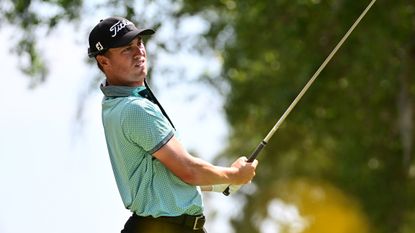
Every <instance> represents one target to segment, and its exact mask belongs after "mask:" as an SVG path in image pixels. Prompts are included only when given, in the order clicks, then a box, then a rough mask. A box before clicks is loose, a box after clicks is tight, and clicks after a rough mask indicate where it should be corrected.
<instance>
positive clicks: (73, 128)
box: [0, 25, 230, 233]
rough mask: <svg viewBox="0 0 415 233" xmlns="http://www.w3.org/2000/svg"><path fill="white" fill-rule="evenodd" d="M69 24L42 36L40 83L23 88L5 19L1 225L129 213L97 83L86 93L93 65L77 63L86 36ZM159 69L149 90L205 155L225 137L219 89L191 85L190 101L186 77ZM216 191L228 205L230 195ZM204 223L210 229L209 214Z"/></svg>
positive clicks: (85, 225)
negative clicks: (44, 68) (44, 76)
mask: <svg viewBox="0 0 415 233" xmlns="http://www.w3.org/2000/svg"><path fill="white" fill-rule="evenodd" d="M74 31H76V29H74V28H73V26H69V25H62V26H61V27H60V28H59V29H58V30H57V31H56V32H54V33H52V34H51V35H50V36H48V37H47V38H45V39H44V40H43V41H42V42H41V44H40V48H41V50H42V51H43V54H44V57H45V58H46V60H47V61H48V64H49V69H50V74H49V78H48V80H47V81H46V83H44V84H42V85H40V86H39V87H37V88H35V89H33V90H31V89H29V88H28V86H29V78H28V77H25V76H24V75H22V73H20V72H19V71H18V69H17V64H18V60H17V59H16V57H15V56H14V55H11V54H10V51H9V50H10V47H7V46H5V45H8V44H10V43H9V41H10V40H13V38H14V37H12V33H13V32H14V31H13V29H11V28H7V27H6V28H3V29H2V30H0V35H1V36H0V44H1V45H2V46H0V64H1V75H0V80H1V84H0V185H1V186H0V187H1V191H0V232H1V233H21V232H32V233H36V232H42V233H45V232H46V233H47V232H51V233H55V232H59V233H66V232H67V233H73V232H77V233H78V232H101V233H106V232H108V233H110V232H119V231H120V229H121V228H122V226H123V224H124V222H125V221H126V219H127V218H128V216H129V215H130V213H129V212H128V211H127V210H125V209H124V208H123V204H122V202H121V199H120V197H119V195H118V190H117V187H116V184H115V181H114V178H113V174H112V170H111V166H110V161H109V158H108V154H107V150H106V145H105V139H104V134H103V129H102V126H101V119H100V114H101V112H100V111H101V106H100V102H101V98H102V94H101V93H100V91H99V89H98V87H97V88H96V91H93V92H92V93H91V94H90V95H89V96H87V97H85V95H84V94H85V91H86V90H87V88H88V87H87V85H88V84H89V83H90V80H91V79H92V78H93V77H92V76H93V75H94V74H95V73H96V71H95V69H96V68H95V67H90V66H88V65H86V64H85V57H86V48H87V44H86V43H87V42H86V41H81V40H80V39H81V38H82V36H85V35H82V32H80V33H79V34H75V36H74V34H73V33H72V32H74ZM149 56H151V54H149ZM183 59H185V58H183ZM167 60H168V59H167ZM193 63H194V64H193ZM193 63H192V64H191V66H192V67H193V69H195V68H196V69H197V67H195V65H197V62H193ZM181 65H183V64H181ZM201 65H203V64H201ZM201 65H199V66H201ZM163 78H169V77H154V79H155V83H154V87H153V89H154V90H153V91H154V92H156V94H158V96H159V98H160V101H161V102H162V103H163V105H164V106H165V108H166V110H167V111H168V112H169V115H170V117H171V118H172V119H173V121H174V123H175V124H176V128H178V129H179V131H180V136H181V138H182V140H183V143H184V144H185V145H186V147H187V148H188V149H190V150H192V151H195V152H197V154H198V155H200V156H201V157H203V158H205V159H207V160H211V159H212V158H213V156H214V155H216V154H217V153H218V152H219V151H220V149H221V148H222V147H223V146H224V141H225V138H226V131H227V129H226V124H225V122H224V120H223V117H222V113H221V112H220V111H221V99H220V98H219V97H218V96H217V95H215V92H214V91H211V90H209V89H207V88H206V87H202V86H197V85H192V88H193V90H192V91H193V92H197V93H200V96H197V97H196V98H194V99H192V100H191V101H188V100H187V98H188V96H187V95H183V91H186V85H175V86H174V87H173V88H168V86H166V85H163V83H162V82H163V80H162V79H163ZM195 88H196V89H195ZM79 104H83V105H84V106H85V107H84V112H83V117H82V119H81V120H77V119H76V118H77V117H76V116H77V110H78V107H79ZM207 106H209V108H207ZM212 195H215V194H212ZM216 195H217V201H221V202H222V204H221V205H222V206H223V205H225V206H226V203H223V202H227V200H229V198H225V197H221V196H220V195H219V194H216ZM215 199H216V198H215ZM207 202H209V201H207ZM210 202H211V201H210ZM215 202H216V201H215ZM207 205H210V204H207ZM206 208H209V206H207V207H206ZM212 208H213V207H212ZM228 209H230V208H228ZM208 228H210V229H213V230H214V226H213V222H211V226H208ZM222 230H224V229H222ZM222 230H219V231H222ZM214 231H216V232H219V231H218V230H214Z"/></svg>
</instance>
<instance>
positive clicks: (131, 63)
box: [97, 37, 147, 86]
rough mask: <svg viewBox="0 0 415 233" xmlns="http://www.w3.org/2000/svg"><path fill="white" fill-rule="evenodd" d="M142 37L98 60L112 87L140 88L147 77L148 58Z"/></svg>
mask: <svg viewBox="0 0 415 233" xmlns="http://www.w3.org/2000/svg"><path fill="white" fill-rule="evenodd" d="M146 55H147V54H146V50H145V47H144V44H143V41H142V39H141V38H140V37H137V38H135V39H134V40H132V41H131V42H130V43H129V44H128V45H125V46H122V47H117V48H111V49H109V50H108V51H107V52H106V54H105V56H103V57H100V58H97V59H98V61H99V62H101V65H102V67H103V69H104V72H105V74H106V76H107V81H108V82H109V83H110V84H112V85H119V86H140V85H143V83H144V78H145V77H146V75H147V56H146Z"/></svg>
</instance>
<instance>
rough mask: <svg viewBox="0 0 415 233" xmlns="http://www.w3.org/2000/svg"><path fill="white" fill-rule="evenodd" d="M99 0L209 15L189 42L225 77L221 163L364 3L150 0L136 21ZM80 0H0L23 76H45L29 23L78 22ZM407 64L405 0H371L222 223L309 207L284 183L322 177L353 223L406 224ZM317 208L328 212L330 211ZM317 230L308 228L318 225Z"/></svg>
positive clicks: (260, 130)
mask: <svg viewBox="0 0 415 233" xmlns="http://www.w3.org/2000/svg"><path fill="white" fill-rule="evenodd" d="M33 2H37V3H39V2H42V3H47V4H51V5H56V6H58V7H59V9H62V11H58V12H57V13H56V15H52V16H50V17H48V18H41V17H39V16H38V15H37V14H36V12H34V11H33V10H31V9H32V8H31V4H33ZM107 2H108V3H107V4H108V5H106V4H103V6H104V5H105V6H107V7H108V8H109V9H110V8H114V9H117V10H118V15H120V14H123V15H125V16H126V17H130V18H133V19H135V20H137V19H139V21H141V20H144V21H147V22H152V25H156V27H158V26H160V25H161V24H162V23H163V21H164V20H167V19H168V20H172V21H175V22H176V23H179V22H180V19H182V18H185V17H189V16H194V15H197V16H200V17H203V18H204V19H205V20H206V21H207V22H208V23H209V30H207V31H206V33H204V34H202V35H200V41H203V42H204V43H200V44H199V45H198V46H201V45H203V46H202V48H201V47H197V48H195V51H198V52H200V53H203V51H206V50H210V51H213V52H214V53H215V54H217V56H218V57H219V59H220V60H221V61H222V62H223V63H222V71H221V74H220V76H219V77H205V78H208V79H211V80H216V82H217V81H218V80H219V81H220V82H219V83H223V84H225V86H227V87H229V91H227V94H226V106H225V109H226V116H227V120H228V122H229V124H230V128H231V130H232V132H231V135H230V138H229V142H228V143H229V146H228V148H227V150H226V151H225V152H224V153H223V154H224V155H223V156H221V157H220V158H219V159H228V160H229V161H230V160H232V159H233V158H234V157H232V158H231V157H227V156H225V155H234V156H236V155H240V154H246V155H249V153H250V152H251V151H252V150H253V149H254V148H255V147H256V145H257V144H258V143H259V142H260V141H261V140H262V138H263V137H264V136H265V135H266V133H267V132H268V131H269V130H270V129H271V127H272V126H273V125H274V124H275V122H276V121H277V119H278V118H279V117H280V116H281V115H282V113H283V112H284V111H285V109H286V108H287V107H288V106H289V104H290V103H291V102H292V101H293V100H294V98H295V96H296V95H297V94H298V93H299V91H300V90H301V88H302V87H303V86H304V85H305V83H306V82H307V81H308V79H309V78H310V77H311V75H312V74H313V73H314V72H315V70H316V69H317V68H318V67H319V66H320V64H321V63H322V62H323V60H324V59H325V58H326V57H327V55H328V54H329V53H330V51H331V50H332V49H333V48H334V46H335V45H336V44H337V42H338V41H339V40H340V38H341V37H342V36H343V34H344V33H345V32H346V31H347V30H348V29H349V27H350V26H351V25H352V23H353V22H354V20H355V19H356V18H357V17H358V16H359V15H360V13H361V12H362V11H363V9H364V8H365V7H366V5H367V4H368V3H369V2H370V1H369V0H368V1H353V0H290V1H289V0H278V1H254V0H245V1H234V0H220V1H212V0H205V1H190V0H182V1H171V2H170V1H161V0H159V1H153V2H156V3H155V4H157V7H158V9H162V10H160V14H159V15H156V16H154V17H152V18H144V19H143V18H137V17H139V16H137V14H138V13H139V12H138V10H137V7H136V4H137V2H136V1H133V0H130V1H123V2H121V1H107ZM150 2H152V1H141V4H142V5H146V4H150ZM166 2H170V3H172V2H174V3H176V4H173V5H174V6H175V7H174V8H172V9H167V7H163V6H166ZM83 4H84V3H83V2H82V1H51V0H49V1H5V2H4V1H3V3H1V4H0V20H1V21H0V22H9V23H11V24H15V25H17V26H18V27H20V29H21V30H22V33H23V34H22V37H21V40H20V41H19V42H18V45H19V46H17V48H18V49H17V54H18V55H19V56H28V57H29V58H30V59H29V60H30V62H29V63H28V64H29V65H28V66H27V67H23V70H25V72H26V73H27V74H29V75H31V76H32V77H42V78H43V79H44V77H45V74H46V70H47V69H46V67H47V65H45V64H43V63H42V59H39V56H38V54H36V51H37V50H36V37H34V36H33V34H31V31H33V30H35V29H36V27H38V26H39V25H42V24H44V25H49V27H50V28H51V29H53V28H54V26H55V25H56V24H57V23H59V22H61V21H62V20H67V21H74V20H75V21H76V20H78V19H79V17H80V16H81V15H80V13H79V12H82V11H80V9H81V8H82V5H83ZM152 4H154V3H152ZM168 6H172V5H168ZM177 6H178V7H177ZM140 9H141V10H142V11H141V12H143V11H144V10H145V8H140ZM1 25H2V24H0V26H1ZM170 40H174V37H172V38H170ZM159 45H160V47H159V48H160V49H164V50H166V51H168V48H167V47H165V46H164V45H163V43H160V44H159ZM178 45H180V42H178ZM414 71H415V2H413V1H404V0H395V1H386V0H378V1H377V3H376V4H375V5H374V7H373V8H372V9H371V11H370V12H369V13H368V15H367V16H366V17H365V18H364V19H363V21H362V22H361V24H360V25H359V26H358V27H357V28H356V30H355V31H354V32H353V33H352V35H351V36H350V38H349V39H348V41H347V42H346V43H345V44H344V45H343V47H342V48H341V49H340V50H339V52H338V53H337V54H336V56H335V57H334V59H333V60H332V61H331V63H329V65H328V66H327V67H326V69H325V70H324V71H323V72H322V73H321V75H320V76H319V78H318V79H317V80H316V82H315V83H314V84H313V86H312V87H311V88H310V89H309V91H308V93H307V94H306V95H305V96H304V97H303V99H302V100H301V101H300V103H299V104H298V105H297V107H296V108H295V109H294V111H293V112H292V113H291V115H290V116H289V117H288V118H287V119H286V122H285V123H284V124H283V125H282V127H281V128H280V129H279V130H278V132H277V133H276V134H275V135H274V137H273V138H272V140H271V141H270V143H269V144H268V145H267V147H266V148H265V149H264V150H263V152H262V154H261V155H260V157H259V160H260V165H259V168H258V171H257V176H256V178H255V180H254V184H255V189H254V190H255V191H253V192H251V191H250V190H248V189H245V192H244V191H243V190H242V192H240V193H239V194H238V195H239V196H236V197H235V198H241V199H243V200H244V201H245V203H246V205H245V207H244V212H243V214H241V216H238V218H236V219H234V220H233V221H232V224H233V227H234V229H235V230H236V232H238V233H244V232H246V233H255V232H259V231H260V230H259V229H260V228H259V226H258V223H257V222H256V220H257V219H258V217H260V218H261V219H264V218H266V217H267V216H266V215H267V214H268V213H267V211H266V210H267V206H268V205H269V203H271V202H272V201H273V200H275V198H281V199H283V200H286V201H288V202H293V203H295V204H296V205H298V206H299V209H300V210H302V211H305V212H304V213H303V214H308V215H311V216H312V215H313V214H315V215H316V216H317V214H318V212H317V210H315V212H313V210H314V209H318V208H316V205H312V204H313V203H311V202H307V200H310V198H306V196H304V195H303V194H304V192H301V193H299V192H297V191H296V190H298V189H296V188H293V187H294V186H295V187H297V186H296V185H295V184H298V180H302V182H306V183H307V182H308V183H307V185H306V186H305V187H310V190H311V189H313V188H315V187H318V186H320V187H321V188H322V190H323V192H325V194H326V195H327V200H331V199H330V198H329V197H331V198H334V197H333V196H330V193H336V195H335V196H341V198H338V200H343V201H340V203H345V202H346V203H349V202H350V203H354V204H353V205H352V206H353V209H354V210H355V209H356V211H355V212H353V213H356V216H361V218H364V220H365V221H366V219H368V220H367V221H368V223H367V225H368V227H367V229H366V227H365V229H364V230H363V229H361V230H362V231H361V232H367V231H370V232H373V233H391V232H393V233H410V232H414V231H415V199H414V198H413V197H414V196H415V162H414V153H415V152H414V141H415V139H414V120H415V114H414V110H415V103H414V100H415V98H414V97H415V79H414V77H413V76H414ZM219 86H220V87H223V85H219ZM303 178H306V179H303ZM304 180H305V181H304ZM317 181H321V182H317ZM327 184H330V185H327ZM325 187H336V188H325ZM287 190H290V192H288V193H287ZM325 190H326V191H325ZM330 190H336V191H334V192H333V191H330ZM305 193H307V192H305ZM339 193H342V194H339ZM333 195H334V194H333ZM344 196H346V197H347V198H348V200H347V201H345V200H344V199H345V198H344ZM294 197H298V198H297V199H295V198H294ZM300 197H301V198H300ZM298 200H301V201H298ZM304 202H306V203H304ZM320 203H321V205H327V206H325V207H327V208H323V206H320V207H321V208H320V209H325V210H326V211H328V210H329V209H330V208H329V207H333V206H334V207H333V208H335V207H336V206H338V208H337V207H336V208H337V209H336V211H334V212H328V213H339V210H342V211H343V210H344V209H345V208H346V207H345V206H347V204H338V203H337V204H333V203H335V202H334V201H327V202H320ZM327 203H328V204H327ZM307 206H311V207H313V208H307ZM333 208H331V209H333ZM357 210H358V211H357ZM350 211H351V210H350ZM346 212H347V211H346ZM320 216H326V218H328V219H326V221H327V222H329V221H330V214H329V215H327V213H326V214H325V215H321V214H320ZM333 216H337V217H338V219H340V218H342V216H341V215H331V217H333ZM339 216H340V217H339ZM350 216H351V215H350ZM362 216H364V217H362ZM343 217H344V216H343ZM349 219H354V218H352V217H350V218H349ZM353 221H354V220H353ZM355 222H356V221H355ZM359 224H361V223H359ZM323 225H324V224H323ZM363 225H364V224H363ZM359 226H362V224H361V225H359ZM327 227H329V225H327ZM310 229H314V228H312V227H310ZM315 229H316V230H315V231H311V230H309V231H307V232H319V233H321V232H322V231H321V228H320V231H319V229H318V228H315ZM350 229H353V228H350ZM333 232H334V231H333ZM338 232H348V231H346V230H345V231H341V230H339V231H338ZM349 232H353V233H354V232H358V231H356V229H354V230H349Z"/></svg>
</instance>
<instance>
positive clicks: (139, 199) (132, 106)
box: [101, 85, 203, 217]
mask: <svg viewBox="0 0 415 233" xmlns="http://www.w3.org/2000/svg"><path fill="white" fill-rule="evenodd" d="M144 89H145V87H144V86H138V87H125V86H104V85H102V86H101V90H102V92H103V93H104V95H105V97H104V99H103V101H102V122H103V125H104V132H105V138H106V142H107V147H108V152H109V156H110V160H111V165H112V169H113V172H114V176H115V180H116V183H117V186H118V190H119V192H120V195H121V198H122V201H123V203H124V206H125V207H126V208H127V209H129V210H131V211H132V212H134V213H136V214H137V215H139V216H153V217H159V216H179V215H182V214H189V215H198V214H201V213H202V212H203V202H202V196H201V191H200V188H199V187H197V186H192V185H188V184H186V183H185V182H183V181H182V180H181V179H180V178H178V177H177V176H175V175H174V174H173V173H172V172H171V171H170V170H169V169H167V167H165V166H164V165H163V164H162V163H161V162H160V161H158V160H157V159H156V158H155V157H154V156H153V155H152V154H153V153H154V152H156V151H157V150H158V149H160V148H161V147H162V146H163V145H165V144H166V143H167V142H168V141H169V140H170V139H171V138H172V137H173V136H174V135H175V130H174V129H173V127H172V126H171V125H170V123H169V121H168V120H167V119H166V117H165V116H164V115H163V114H162V113H161V111H160V108H159V107H158V106H157V105H156V104H153V103H152V102H151V101H149V100H148V99H146V98H143V97H141V96H140V95H139V94H138V93H139V92H140V91H142V90H144Z"/></svg>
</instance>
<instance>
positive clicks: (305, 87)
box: [223, 0, 376, 196]
mask: <svg viewBox="0 0 415 233" xmlns="http://www.w3.org/2000/svg"><path fill="white" fill-rule="evenodd" d="M375 2H376V0H372V1H371V2H370V3H369V5H368V6H367V7H366V9H365V10H364V11H363V12H362V13H361V14H360V16H359V17H358V18H357V20H356V21H355V22H354V23H353V25H352V26H351V27H350V29H349V30H348V31H347V32H346V34H344V36H343V37H342V38H341V40H340V41H339V43H337V45H336V47H334V49H333V50H332V51H331V52H330V54H329V55H328V56H327V58H326V59H325V60H324V62H323V63H322V64H321V65H320V67H319V68H318V69H317V71H316V72H315V73H314V75H313V76H312V77H311V78H310V80H309V81H308V82H307V84H306V85H305V86H304V87H303V89H302V90H301V91H300V93H299V94H298V95H297V97H295V99H294V101H293V102H292V103H291V104H290V106H288V108H287V110H285V112H284V114H282V116H281V117H280V119H278V121H277V123H276V124H275V125H274V127H272V129H271V131H269V133H268V134H267V136H266V137H265V138H264V139H263V140H262V141H261V143H259V145H258V146H257V147H256V149H255V150H254V151H253V152H252V154H251V155H250V156H249V158H248V162H253V161H254V160H255V159H256V158H257V156H258V155H259V153H260V152H261V151H262V149H263V148H264V147H265V145H266V144H267V143H268V141H269V140H270V139H271V138H272V136H273V135H274V133H275V132H276V131H277V130H278V128H279V127H280V126H281V124H282V123H283V122H284V120H285V118H287V116H288V115H289V114H290V112H291V111H292V110H293V109H294V107H295V106H296V105H297V103H298V102H299V101H300V100H301V98H302V97H303V95H304V94H305V93H306V92H307V90H308V89H309V88H310V86H311V85H312V84H313V83H314V81H315V80H316V78H317V77H318V76H319V75H320V73H321V71H322V70H323V69H324V68H325V67H326V66H327V64H328V63H329V62H330V61H331V59H332V58H333V56H334V55H335V54H336V53H337V51H338V50H339V49H340V47H341V46H342V45H343V43H344V42H345V41H346V40H347V38H348V37H349V36H350V34H351V33H352V32H353V30H354V29H355V28H356V26H357V25H358V24H359V23H360V21H361V20H362V19H363V17H365V15H366V13H367V12H368V11H369V10H370V8H371V7H372V6H373V4H375ZM223 194H224V195H226V196H228V195H229V194H230V193H229V187H228V188H227V189H226V190H225V191H223Z"/></svg>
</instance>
